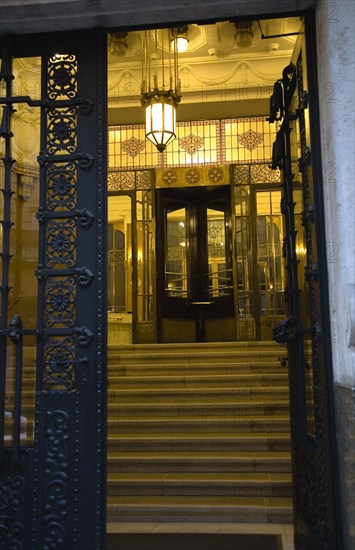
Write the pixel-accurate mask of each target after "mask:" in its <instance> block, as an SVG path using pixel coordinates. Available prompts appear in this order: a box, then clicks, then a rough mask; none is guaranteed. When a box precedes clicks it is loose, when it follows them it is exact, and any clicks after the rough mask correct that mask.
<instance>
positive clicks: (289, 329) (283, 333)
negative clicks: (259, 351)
mask: <svg viewBox="0 0 355 550" xmlns="http://www.w3.org/2000/svg"><path fill="white" fill-rule="evenodd" d="M304 332H305V329H304V327H303V325H302V323H301V321H300V320H299V319H297V318H296V317H293V316H292V315H290V316H289V317H287V318H286V319H284V320H283V321H282V322H281V323H279V324H278V325H276V326H275V327H274V328H273V331H272V339H273V340H275V342H278V343H279V344H286V343H287V342H291V341H292V340H294V339H295V338H296V336H297V335H298V334H303V333H304Z"/></svg>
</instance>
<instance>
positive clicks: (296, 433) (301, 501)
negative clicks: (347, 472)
mask: <svg viewBox="0 0 355 550" xmlns="http://www.w3.org/2000/svg"><path fill="white" fill-rule="evenodd" d="M308 25H310V24H309V23H308ZM313 59H314V58H313V56H312V51H311V48H310V47H309V48H308V50H307V61H308V63H309V65H311V64H312V60H313ZM293 61H294V62H293V63H291V64H290V65H289V66H288V67H286V68H285V69H284V71H283V75H282V78H281V79H280V80H278V81H277V82H276V83H275V86H274V93H273V95H272V97H271V101H270V122H271V123H272V122H275V121H278V122H279V124H280V129H279V131H278V134H277V138H276V141H275V143H274V148H273V159H272V167H273V168H274V169H276V168H280V170H281V171H282V175H283V178H282V180H283V183H282V190H283V196H282V201H281V209H282V212H283V214H284V219H285V226H286V227H285V229H286V237H285V239H284V243H283V255H284V258H285V261H286V272H287V282H288V283H287V284H288V286H287V289H286V293H285V294H286V301H287V305H288V317H287V318H286V319H285V320H284V321H283V322H282V323H281V324H280V325H278V326H276V327H275V329H274V333H273V334H274V339H275V340H276V341H277V342H280V343H284V344H285V343H286V344H287V348H288V368H289V380H290V403H291V446H292V471H293V500H294V502H293V505H294V526H295V549H296V550H301V549H302V550H311V549H312V550H315V549H319V550H325V549H329V550H336V549H339V550H340V549H341V548H342V542H341V529H339V526H340V511H339V505H338V499H337V490H338V489H337V468H336V456H335V441H334V433H333V429H332V418H333V416H332V415H333V397H332V393H331V391H332V390H331V388H332V374H331V373H332V370H331V368H332V367H331V351H330V331H329V311H328V307H327V300H328V298H327V296H328V295H327V292H328V288H327V275H326V255H325V238H324V221H323V219H322V208H323V204H322V189H321V177H320V174H321V167H320V155H319V153H318V152H317V151H316V149H317V147H316V146H315V145H314V149H315V151H314V152H313V151H311V141H312V143H317V144H318V149H319V138H318V135H319V134H317V124H316V116H317V115H316V113H317V102H316V93H315V89H316V87H315V83H314V82H313V87H312V85H311V84H312V83H311V82H310V81H308V84H309V85H310V88H311V89H310V92H309V91H308V89H307V88H308V86H307V84H306V83H307V77H308V75H309V74H312V73H313V74H315V73H316V68H315V66H313V67H312V68H310V67H309V70H308V71H307V66H306V48H305V45H304V39H303V38H302V39H300V40H299V43H298V45H297V46H296V49H295V56H294V60H293ZM309 111H311V113H310V115H311V116H313V117H314V119H313V120H311V121H309V116H310V115H309ZM297 174H298V175H297ZM297 177H300V179H301V184H302V225H303V230H302V231H303V233H304V242H305V244H306V250H305V254H306V266H305V269H304V277H303V278H302V279H303V280H304V281H305V283H304V284H303V285H301V284H300V280H301V275H302V274H301V273H300V269H299V263H300V262H299V251H298V250H297V246H296V241H297V233H298V230H297V228H296V226H295V207H296V200H295V196H294V188H295V186H294V181H295V179H296V178H297ZM320 266H322V269H321V268H320Z"/></svg>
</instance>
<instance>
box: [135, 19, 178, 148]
mask: <svg viewBox="0 0 355 550" xmlns="http://www.w3.org/2000/svg"><path fill="white" fill-rule="evenodd" d="M174 33H176V31H175V30H172V31H170V30H169V29H160V30H154V31H145V33H144V47H143V50H144V57H143V63H142V96H141V104H142V105H143V106H144V107H145V109H146V118H145V120H146V123H145V135H146V137H147V139H149V140H150V141H151V142H152V143H153V144H154V145H155V146H156V148H157V149H158V151H159V152H160V153H162V152H163V151H164V150H165V148H166V146H167V145H168V144H169V143H170V142H171V141H173V140H174V139H175V138H176V107H177V105H178V103H179V102H180V100H181V92H180V82H179V79H178V52H177V51H173V50H172V47H171V37H172V36H174Z"/></svg>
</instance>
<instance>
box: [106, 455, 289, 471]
mask: <svg viewBox="0 0 355 550" xmlns="http://www.w3.org/2000/svg"><path fill="white" fill-rule="evenodd" d="M290 470H291V460H290V453H287V452H280V451H279V452H261V451H259V452H250V451H244V452H219V453H213V452H204V453H201V452H189V453H183V452H175V453H170V452H162V451H160V452H159V453H148V452H146V453H142V452H136V453H134V452H129V453H117V452H116V453H111V452H110V453H109V455H108V472H109V474H110V473H112V472H131V473H132V472H142V473H143V472H164V473H169V472H199V473H201V472H235V473H241V472H265V473H274V472H283V473H290Z"/></svg>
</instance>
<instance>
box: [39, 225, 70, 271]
mask: <svg viewBox="0 0 355 550" xmlns="http://www.w3.org/2000/svg"><path fill="white" fill-rule="evenodd" d="M75 225H76V224H75V220H73V219H66V220H65V221H57V220H49V221H48V223H47V226H46V233H47V249H46V266H47V267H49V268H54V267H57V266H58V267H60V266H65V267H73V266H74V265H75V260H76V247H75V242H76V241H75V239H76V227H75Z"/></svg>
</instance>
